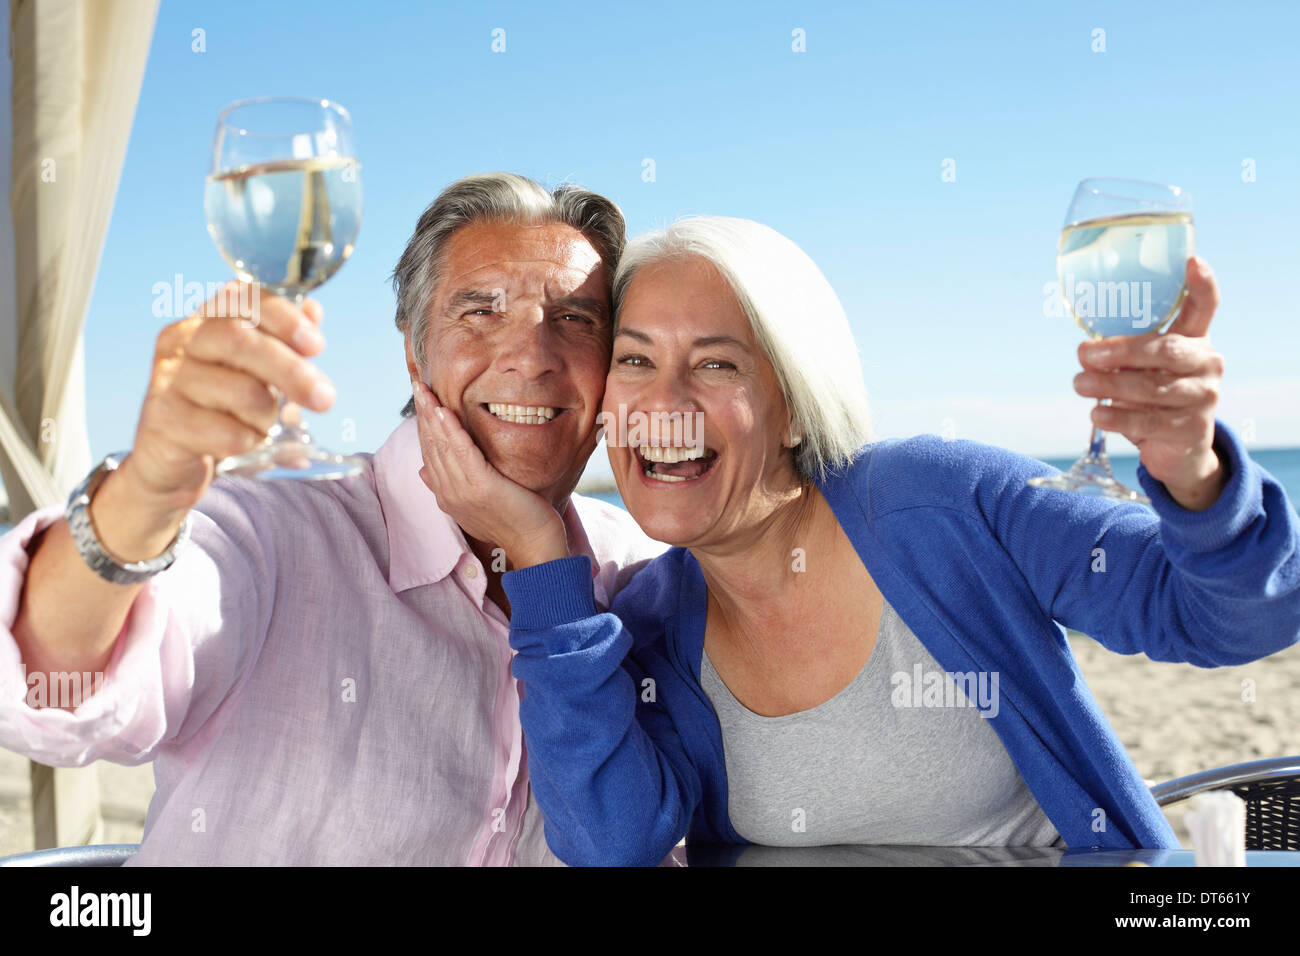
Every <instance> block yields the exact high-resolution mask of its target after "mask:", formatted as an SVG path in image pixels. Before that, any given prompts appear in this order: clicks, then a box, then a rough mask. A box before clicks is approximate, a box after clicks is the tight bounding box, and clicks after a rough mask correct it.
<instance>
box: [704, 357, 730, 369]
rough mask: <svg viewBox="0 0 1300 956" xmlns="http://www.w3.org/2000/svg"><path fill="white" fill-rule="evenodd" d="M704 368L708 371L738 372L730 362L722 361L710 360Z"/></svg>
mask: <svg viewBox="0 0 1300 956" xmlns="http://www.w3.org/2000/svg"><path fill="white" fill-rule="evenodd" d="M702 367H703V368H707V369H722V370H724V371H729V372H734V371H735V370H736V366H734V365H732V364H731V363H730V362H724V361H723V360H722V359H709V360H708V361H707V362H705V363H704V364H703V366H702Z"/></svg>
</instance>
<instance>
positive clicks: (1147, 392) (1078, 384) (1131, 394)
mask: <svg viewBox="0 0 1300 956" xmlns="http://www.w3.org/2000/svg"><path fill="white" fill-rule="evenodd" d="M1074 390H1075V391H1076V392H1078V393H1079V394H1080V395H1084V396H1087V397H1089V398H1109V399H1111V400H1112V401H1115V402H1127V403H1131V404H1134V405H1144V406H1151V407H1155V408H1190V407H1197V406H1200V405H1203V404H1205V403H1206V402H1209V403H1211V404H1213V403H1214V402H1216V401H1217V400H1218V390H1217V388H1216V387H1215V386H1214V384H1213V383H1212V380H1211V379H1210V378H1208V377H1204V376H1200V375H1172V374H1170V373H1168V372H1163V371H1124V372H1099V371H1089V372H1080V373H1079V374H1078V375H1076V376H1075V377H1074Z"/></svg>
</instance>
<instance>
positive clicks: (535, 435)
mask: <svg viewBox="0 0 1300 956" xmlns="http://www.w3.org/2000/svg"><path fill="white" fill-rule="evenodd" d="M609 283H610V273H609V269H608V267H607V266H606V265H605V263H604V262H602V261H601V258H600V256H599V254H598V253H597V252H596V250H595V248H594V247H593V246H592V245H591V243H590V242H588V241H587V239H586V238H584V237H583V235H582V234H581V233H580V232H578V230H576V229H574V228H573V227H571V226H566V225H562V224H559V223H548V224H546V225H542V226H518V225H507V224H500V223H474V224H471V225H467V226H463V227H461V228H460V229H458V230H457V231H456V232H455V233H453V234H452V237H451V239H450V240H449V241H448V243H447V246H446V249H445V257H444V263H443V270H442V277H441V280H440V281H439V283H438V289H437V293H436V294H435V296H434V301H433V304H432V307H431V315H430V321H429V333H428V339H427V340H426V342H425V346H426V351H425V355H426V357H427V360H428V377H427V378H426V381H427V382H428V383H429V386H430V387H431V388H432V389H433V392H434V394H435V395H437V397H438V400H439V401H440V402H442V404H443V405H444V406H446V407H447V408H449V409H451V410H452V411H454V412H455V413H456V415H457V417H459V419H460V421H461V422H462V424H463V425H464V426H465V429H466V431H468V432H469V434H470V437H472V438H473V439H474V441H475V443H476V444H477V445H478V447H479V448H480V449H481V450H482V451H483V454H484V456H485V457H486V458H487V460H488V461H489V462H491V463H492V465H493V466H494V467H495V468H496V469H497V470H498V471H500V472H501V473H502V474H503V475H505V476H506V477H507V478H510V479H512V480H513V481H515V482H517V483H519V484H521V485H523V486H524V487H526V488H530V489H532V490H533V491H536V492H538V493H539V494H541V495H542V496H543V497H545V498H547V500H549V501H550V502H551V503H552V504H554V505H556V506H557V507H559V506H561V505H562V504H563V502H564V500H565V499H566V498H567V497H568V495H569V493H570V492H571V491H572V490H573V487H574V485H575V484H577V481H578V477H579V476H580V475H581V474H582V470H583V467H584V466H585V465H586V463H587V459H588V458H589V457H590V456H591V452H592V450H593V449H594V448H595V446H596V415H597V413H598V412H599V411H600V401H601V396H602V393H603V392H604V390H605V375H606V373H607V372H608V370H609V353H610V301H609ZM407 364H408V366H410V367H411V368H412V371H413V374H418V369H415V366H414V356H413V355H412V351H411V347H410V342H409V341H408V342H407Z"/></svg>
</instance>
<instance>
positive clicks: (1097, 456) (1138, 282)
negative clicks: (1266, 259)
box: [1029, 179, 1193, 504]
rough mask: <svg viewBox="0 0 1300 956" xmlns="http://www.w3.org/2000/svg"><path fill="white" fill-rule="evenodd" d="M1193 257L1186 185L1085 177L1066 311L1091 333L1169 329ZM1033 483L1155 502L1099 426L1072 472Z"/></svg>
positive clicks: (1072, 212) (1070, 215)
mask: <svg viewBox="0 0 1300 956" xmlns="http://www.w3.org/2000/svg"><path fill="white" fill-rule="evenodd" d="M1192 254H1193V220H1192V200H1191V197H1190V196H1189V195H1187V193H1186V192H1185V191H1184V190H1182V189H1180V188H1178V187H1177V186H1165V185H1162V184H1160V183H1152V182H1146V181H1144V180H1134V179H1085V180H1083V181H1082V182H1080V183H1079V185H1078V186H1077V187H1076V189H1075V192H1074V198H1073V199H1072V200H1071V202H1070V207H1069V210H1068V211H1067V213H1066V217H1065V226H1064V228H1063V230H1062V232H1061V238H1060V241H1059V242H1058V244H1057V257H1056V267H1057V279H1058V282H1059V287H1060V290H1061V295H1062V296H1063V297H1064V299H1065V304H1066V308H1067V309H1068V310H1069V312H1070V314H1071V315H1072V316H1073V317H1074V319H1075V321H1076V322H1077V323H1078V324H1079V326H1080V327H1081V328H1082V329H1083V331H1084V332H1085V333H1086V334H1087V335H1088V336H1089V338H1091V339H1094V340H1096V339H1102V338H1109V337H1112V336H1118V335H1146V334H1149V333H1155V332H1159V331H1161V330H1163V329H1164V328H1165V327H1166V326H1167V325H1168V324H1169V322H1170V321H1171V320H1172V319H1173V317H1174V315H1175V314H1176V313H1177V311H1178V309H1179V308H1180V307H1181V305H1182V303H1183V300H1184V299H1185V298H1186V296H1187V282H1186V269H1187V260H1188V259H1189V258H1190V257H1191V256H1192ZM1106 403H1107V400H1102V401H1101V402H1099V404H1106ZM1029 483H1030V484H1031V485H1035V486H1038V487H1047V488H1057V489H1061V490H1064V491H1073V492H1079V493H1083V494H1091V495H1100V496H1103V497H1107V498H1116V499H1119V500H1122V501H1137V502H1141V503H1143V504H1150V499H1148V498H1147V497H1146V496H1145V495H1143V494H1142V493H1141V492H1138V491H1134V490H1133V489H1131V488H1128V487H1125V486H1124V485H1123V484H1121V483H1120V482H1119V481H1118V480H1117V479H1116V478H1115V475H1114V473H1113V472H1112V471H1111V468H1110V461H1109V459H1108V457H1107V455H1106V438H1105V433H1104V432H1103V431H1102V430H1101V429H1099V428H1097V427H1096V426H1094V427H1093V429H1092V436H1091V440H1090V441H1089V445H1088V451H1087V452H1086V453H1085V454H1084V455H1083V457H1082V458H1080V459H1079V460H1078V461H1076V462H1075V463H1074V465H1073V466H1072V467H1071V468H1070V470H1069V471H1067V472H1064V473H1061V474H1058V475H1046V476H1043V477H1040V478H1032V479H1030V481H1029Z"/></svg>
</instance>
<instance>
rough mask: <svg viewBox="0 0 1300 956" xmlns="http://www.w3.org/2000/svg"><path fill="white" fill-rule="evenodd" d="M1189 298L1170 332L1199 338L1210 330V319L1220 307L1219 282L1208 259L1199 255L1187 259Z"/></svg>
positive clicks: (1184, 302) (1170, 327) (1185, 300)
mask: <svg viewBox="0 0 1300 956" xmlns="http://www.w3.org/2000/svg"><path fill="white" fill-rule="evenodd" d="M1186 277H1187V298H1186V299H1184V300H1183V307H1182V310H1181V311H1180V312H1179V313H1178V318H1176V319H1174V322H1173V324H1172V325H1171V326H1169V331H1170V332H1176V333H1178V334H1179V335H1186V336H1188V337H1190V338H1199V337H1200V336H1203V335H1205V334H1206V333H1207V332H1209V330H1210V320H1211V319H1212V318H1214V312H1215V310H1216V309H1217V308H1218V307H1219V283H1218V281H1217V280H1216V279H1215V278H1214V272H1213V271H1211V269H1210V267H1209V265H1208V264H1207V263H1206V261H1205V260H1204V259H1202V258H1200V257H1199V256H1193V257H1192V258H1191V259H1188V260H1187V272H1186Z"/></svg>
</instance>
